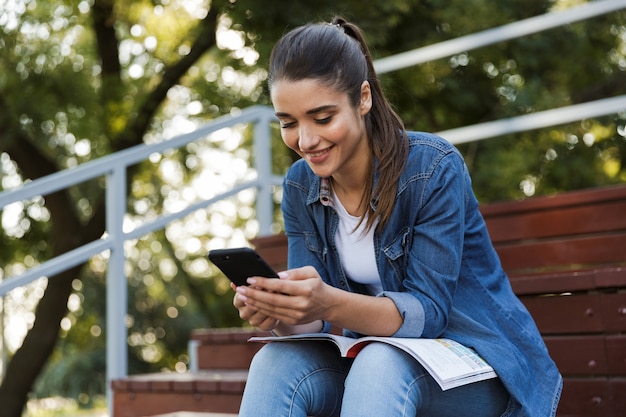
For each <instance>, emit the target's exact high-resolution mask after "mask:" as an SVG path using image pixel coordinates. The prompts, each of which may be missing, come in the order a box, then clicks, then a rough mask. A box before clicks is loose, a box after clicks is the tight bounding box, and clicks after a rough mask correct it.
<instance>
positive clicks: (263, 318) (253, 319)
mask: <svg viewBox="0 0 626 417" xmlns="http://www.w3.org/2000/svg"><path fill="white" fill-rule="evenodd" d="M230 287H231V288H232V289H233V290H234V291H235V296H234V297H233V305H234V306H235V308H236V309H237V310H239V317H241V318H242V319H243V320H245V321H247V322H248V323H250V324H251V325H252V326H255V327H258V328H259V329H261V330H266V331H270V330H274V329H275V328H276V326H277V325H278V320H276V319H274V318H272V317H269V316H267V315H265V314H262V313H259V312H258V311H255V310H254V309H251V308H249V307H248V306H247V305H246V303H245V302H244V301H243V300H242V297H241V296H240V295H239V293H238V292H237V286H236V285H235V284H233V283H232V282H231V284H230Z"/></svg>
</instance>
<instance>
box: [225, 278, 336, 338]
mask: <svg viewBox="0 0 626 417" xmlns="http://www.w3.org/2000/svg"><path fill="white" fill-rule="evenodd" d="M279 276H280V279H275V278H262V277H251V278H249V279H248V284H250V285H249V286H239V287H237V288H236V289H235V291H236V292H237V295H236V296H235V307H237V308H238V309H239V312H240V316H241V317H242V318H244V319H245V320H248V321H249V322H250V323H251V324H253V325H256V326H258V325H257V324H254V323H253V322H252V321H251V320H252V319H254V320H255V321H256V322H261V323H263V324H265V325H268V324H269V323H270V321H271V319H273V320H276V321H280V322H281V323H284V324H286V325H289V326H296V325H302V324H307V323H311V322H314V321H316V320H323V319H324V317H325V314H326V311H327V309H328V308H329V306H330V303H329V302H330V297H329V293H330V292H332V291H331V289H332V287H330V286H329V285H327V284H326V283H324V281H322V279H321V278H320V276H319V274H318V273H317V271H316V270H315V269H314V268H313V267H310V266H307V267H302V268H297V269H291V270H289V271H284V272H281V273H279ZM277 324H278V323H276V324H275V326H276V325H277ZM318 327H321V325H319V326H318Z"/></svg>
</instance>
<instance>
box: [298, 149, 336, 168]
mask: <svg viewBox="0 0 626 417" xmlns="http://www.w3.org/2000/svg"><path fill="white" fill-rule="evenodd" d="M331 149H332V147H330V148H326V149H322V150H318V151H315V152H306V153H305V154H306V157H307V159H308V160H309V162H311V163H312V164H320V163H322V162H324V161H325V160H326V159H327V158H328V155H329V153H330V150H331Z"/></svg>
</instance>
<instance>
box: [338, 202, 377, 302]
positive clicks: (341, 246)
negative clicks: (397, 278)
mask: <svg viewBox="0 0 626 417" xmlns="http://www.w3.org/2000/svg"><path fill="white" fill-rule="evenodd" d="M332 199H333V205H334V206H335V209H336V210H337V214H338V215H339V227H338V228H337V234H336V236H335V242H336V244H337V251H338V252H339V259H340V260H341V265H342V266H343V269H344V271H345V272H346V275H347V276H348V277H349V278H350V279H351V280H352V281H354V282H358V283H360V284H364V285H365V286H366V288H367V290H368V292H369V293H370V294H371V295H376V294H379V293H381V292H382V290H383V286H382V284H381V282H380V275H379V274H378V268H377V267H376V254H375V253H374V229H375V226H376V225H375V224H374V227H372V228H371V229H370V231H369V232H368V233H365V221H363V223H361V225H359V228H358V229H356V230H355V229H354V228H355V227H356V225H357V224H358V223H359V217H356V216H353V215H351V214H350V213H348V211H347V210H346V209H345V208H344V206H343V205H342V204H341V201H339V199H338V198H337V197H336V196H335V195H334V193H333V194H332Z"/></svg>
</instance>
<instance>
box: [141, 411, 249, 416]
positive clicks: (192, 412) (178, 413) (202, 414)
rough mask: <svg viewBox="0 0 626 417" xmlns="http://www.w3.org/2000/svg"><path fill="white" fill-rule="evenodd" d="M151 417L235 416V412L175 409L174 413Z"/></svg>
mask: <svg viewBox="0 0 626 417" xmlns="http://www.w3.org/2000/svg"><path fill="white" fill-rule="evenodd" d="M152 417H237V414H231V413H228V414H226V413H202V412H194V411H177V412H175V413H168V414H159V415H158V416H152Z"/></svg>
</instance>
